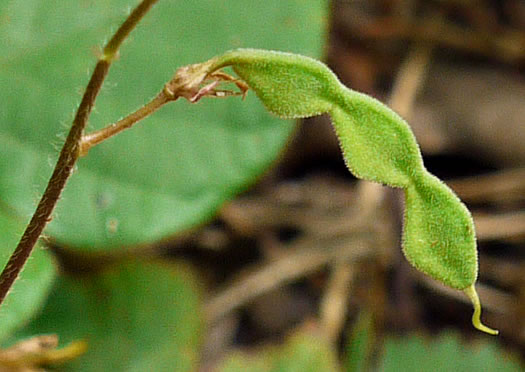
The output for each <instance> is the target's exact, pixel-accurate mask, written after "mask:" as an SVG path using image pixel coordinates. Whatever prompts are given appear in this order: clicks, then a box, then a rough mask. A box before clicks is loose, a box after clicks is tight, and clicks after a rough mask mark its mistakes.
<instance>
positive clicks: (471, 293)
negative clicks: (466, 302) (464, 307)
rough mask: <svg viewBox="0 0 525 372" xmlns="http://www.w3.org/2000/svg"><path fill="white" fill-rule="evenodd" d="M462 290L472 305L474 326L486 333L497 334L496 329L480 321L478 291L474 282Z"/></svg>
mask: <svg viewBox="0 0 525 372" xmlns="http://www.w3.org/2000/svg"><path fill="white" fill-rule="evenodd" d="M463 292H465V294H466V295H467V296H468V298H469V299H470V301H471V302H472V305H473V306H474V314H472V324H473V325H474V327H476V328H477V329H478V330H480V331H482V332H485V333H488V334H489V335H497V334H498V333H499V331H498V330H496V329H492V328H489V327H487V326H486V325H484V324H483V323H481V319H480V318H481V304H480V302H479V297H478V293H477V292H476V288H475V287H474V284H472V285H471V286H470V287H468V288H465V289H464V290H463Z"/></svg>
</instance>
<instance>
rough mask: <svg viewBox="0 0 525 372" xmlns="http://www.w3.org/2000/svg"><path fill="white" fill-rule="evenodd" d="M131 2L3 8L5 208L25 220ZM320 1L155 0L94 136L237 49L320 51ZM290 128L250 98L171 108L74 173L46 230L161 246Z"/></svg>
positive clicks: (87, 239)
mask: <svg viewBox="0 0 525 372" xmlns="http://www.w3.org/2000/svg"><path fill="white" fill-rule="evenodd" d="M136 3H137V2H136V1H131V0H118V1H117V0H115V1H111V2H107V1H102V0H93V1H81V2H67V1H58V0H31V1H24V2H19V1H15V0H7V1H4V2H2V5H0V14H2V17H0V35H1V36H0V37H1V39H2V54H1V55H0V85H1V86H2V87H3V88H2V89H1V90H0V146H1V147H2V149H4V153H3V156H2V157H1V158H0V174H1V175H2V176H1V177H0V198H1V199H2V200H4V201H5V203H7V204H8V205H10V206H11V207H12V208H15V209H16V210H17V211H19V212H20V213H22V214H24V215H27V214H30V213H32V211H33V208H34V200H35V196H36V195H37V193H40V192H42V191H43V189H44V185H45V183H46V182H47V179H48V177H49V175H50V173H51V166H50V164H53V163H54V160H55V159H56V157H57V151H56V149H55V148H56V147H58V146H59V145H60V144H61V143H62V140H60V139H58V138H57V135H64V134H65V133H66V131H67V127H68V126H69V123H70V122H71V119H72V112H73V111H74V109H75V108H76V105H77V104H78V101H79V97H80V95H79V94H80V93H79V92H80V91H81V89H82V87H83V86H85V84H86V82H87V79H88V76H89V75H88V73H89V71H91V70H92V69H93V67H94V64H95V58H94V55H95V54H96V53H97V52H96V49H97V48H96V46H97V45H101V43H102V41H103V40H104V39H105V38H107V37H108V36H109V35H110V32H111V31H112V30H115V29H116V27H117V26H118V25H119V24H120V23H121V22H122V21H123V19H124V18H125V10H126V9H127V8H129V7H132V6H135V5H136ZM326 14H327V2H326V1H325V0H315V1H308V2H304V1H299V0H269V1H260V2H253V3H249V4H247V3H246V2H245V1H243V0H231V1H228V2H224V1H218V0H202V1H189V0H186V1H160V2H159V3H158V5H156V6H155V7H154V8H153V10H152V11H151V13H149V14H148V15H147V16H146V18H145V19H144V20H143V22H142V23H141V24H140V25H139V27H138V29H137V30H135V31H134V32H133V33H132V34H131V37H130V40H128V41H127V42H126V43H125V44H124V46H123V48H122V51H121V53H120V58H119V59H118V60H117V61H115V63H114V66H113V67H112V69H111V70H110V74H109V76H108V80H107V82H106V84H105V86H104V87H103V90H102V92H101V94H100V96H99V98H98V99H97V103H96V107H95V111H94V113H93V115H92V117H91V120H90V124H89V130H94V129H99V128H101V127H103V126H105V125H107V124H109V123H112V122H115V121H116V120H118V119H119V118H121V117H122V116H123V115H126V114H129V113H130V112H132V111H134V110H135V109H137V108H138V107H140V106H141V105H143V104H144V103H145V102H147V100H148V99H149V98H151V97H152V96H153V95H155V94H156V93H157V92H158V91H160V89H162V87H163V84H164V83H165V82H167V81H168V80H169V79H170V78H171V77H172V75H173V73H174V71H175V70H176V69H177V68H178V67H180V66H183V65H186V64H190V63H194V62H199V61H202V60H206V59H208V58H210V57H212V56H214V55H216V54H218V53H220V52H222V51H224V50H228V49H231V48H234V47H242V46H245V47H248V46H250V47H258V48H271V49H281V50H290V51H293V52H298V53H302V54H306V55H310V56H314V57H315V56H319V55H320V51H321V45H322V39H323V34H324V33H323V31H324V19H325V16H326ZM292 128H293V124H292V122H283V121H282V120H278V119H276V118H274V117H272V116H270V115H269V114H268V113H266V112H265V110H264V108H263V107H262V105H260V103H258V102H257V101H256V99H255V97H253V96H252V97H248V98H247V99H246V100H245V101H241V100H240V99H237V98H230V99H227V100H203V101H202V102H200V103H198V104H196V105H190V104H187V103H186V102H182V101H181V102H175V103H172V104H170V105H168V106H167V107H165V108H163V109H162V110H160V111H159V112H158V113H156V114H154V115H153V116H152V117H150V118H148V119H146V120H145V121H144V122H143V123H140V124H139V125H138V126H137V127H135V128H133V129H132V130H130V131H127V132H125V133H122V134H120V135H119V136H117V137H116V138H114V139H111V140H109V141H108V142H107V143H104V144H101V145H99V146H98V147H96V148H94V149H93V150H91V151H90V153H89V155H88V156H87V157H86V158H84V159H81V160H80V162H79V163H78V169H77V172H76V173H75V174H74V175H73V177H72V179H71V180H70V182H69V184H68V186H67V187H66V190H65V194H64V196H63V198H62V200H61V201H60V202H59V205H58V209H57V215H56V218H55V219H54V220H53V222H52V223H51V224H50V226H49V228H48V229H47V233H48V234H50V235H52V236H53V237H54V238H55V239H57V240H58V241H60V242H62V243H65V244H68V245H70V246H76V247H81V248H85V249H90V250H100V249H106V248H108V247H120V246H123V245H129V244H137V243H142V242H145V241H152V240H157V239H160V238H162V237H165V236H167V235H170V234H173V233H175V232H177V231H179V230H182V229H185V228H188V227H191V226H193V225H195V224H197V223H202V222H203V221H204V220H206V219H207V218H210V217H211V216H212V215H213V214H214V213H215V211H216V210H217V208H218V207H219V206H220V205H221V204H222V203H223V202H224V201H225V200H227V199H229V198H231V197H232V196H233V195H234V194H235V193H237V192H239V191H241V190H243V189H244V188H246V187H247V186H248V185H249V184H250V183H253V182H254V180H255V179H256V178H257V177H258V176H259V175H260V174H261V173H262V172H263V171H264V170H266V169H268V167H269V166H270V165H271V163H272V162H273V161H274V160H275V159H276V157H277V156H278V154H279V152H280V151H281V149H282V147H283V145H284V144H285V143H286V141H287V138H288V136H289V134H290V132H291V130H292Z"/></svg>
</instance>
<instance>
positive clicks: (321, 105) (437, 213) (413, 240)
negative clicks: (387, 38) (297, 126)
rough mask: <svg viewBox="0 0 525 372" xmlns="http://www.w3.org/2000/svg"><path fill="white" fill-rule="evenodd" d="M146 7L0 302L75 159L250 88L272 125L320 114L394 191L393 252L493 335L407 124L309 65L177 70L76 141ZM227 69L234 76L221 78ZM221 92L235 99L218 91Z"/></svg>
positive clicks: (451, 212)
mask: <svg viewBox="0 0 525 372" xmlns="http://www.w3.org/2000/svg"><path fill="white" fill-rule="evenodd" d="M155 2H156V1H154V0H153V1H147V0H145V1H143V2H142V3H141V4H140V5H139V6H138V7H137V8H136V9H135V10H134V11H133V12H132V13H131V15H130V17H129V18H128V20H127V21H126V22H125V23H124V24H123V26H122V27H121V29H119V31H117V33H116V35H115V37H114V38H113V39H111V41H110V42H109V43H108V45H107V46H106V48H105V49H104V52H103V55H102V57H101V59H100V60H99V62H98V64H97V66H96V68H95V72H94V73H93V77H92V80H91V81H90V83H89V85H88V88H87V89H86V94H85V96H84V98H83V100H82V103H81V105H80V107H79V111H78V113H77V116H76V117H75V120H74V123H73V126H72V129H71V132H70V134H69V135H68V138H67V140H66V143H65V145H64V148H63V149H62V152H61V155H60V158H59V160H58V163H57V167H56V168H55V171H54V172H53V175H52V177H51V180H50V181H49V184H48V188H47V189H46V192H45V193H44V196H43V197H42V201H41V202H40V204H39V205H38V207H37V211H36V212H35V217H33V219H32V220H31V222H30V224H29V226H28V228H27V230H26V232H25V233H24V235H23V237H22V239H21V242H20V244H19V246H18V247H17V250H16V251H15V253H14V254H13V257H12V258H11V260H10V261H9V262H8V264H7V266H6V268H5V269H4V271H3V273H2V274H1V277H0V299H3V298H4V297H5V295H6V293H7V291H8V290H9V288H10V286H11V284H12V282H13V281H14V279H15V278H16V276H17V274H18V272H19V271H20V269H21V268H22V266H23V264H24V263H25V261H26V260H27V258H28V256H29V254H30V252H31V250H32V248H33V246H34V244H35V243H36V240H37V239H38V237H39V236H40V234H41V232H42V230H43V228H44V227H45V225H46V223H47V222H48V220H49V219H50V217H51V214H52V211H53V208H54V206H55V204H56V202H57V201H58V198H59V196H60V193H61V191H62V189H63V188H64V187H65V183H66V180H67V178H68V177H69V175H70V174H71V171H72V169H73V166H74V164H75V162H76V160H77V159H78V158H79V157H80V156H85V155H87V154H88V151H89V149H90V148H91V147H93V146H95V145H97V144H99V143H101V142H102V141H104V140H106V139H108V138H110V137H112V136H113V135H115V134H118V133H119V132H121V131H122V130H124V129H127V128H129V127H131V126H132V125H133V124H134V123H136V122H138V121H140V120H141V119H143V118H145V117H147V116H148V115H151V114H152V113H153V112H155V111H156V110H157V109H158V108H160V107H161V106H163V105H164V104H166V103H168V102H170V101H175V100H177V99H178V98H180V97H184V98H186V99H188V100H189V101H190V102H197V101H199V100H200V99H202V98H203V97H209V96H214V97H225V96H231V95H243V96H244V95H245V94H246V93H247V91H248V90H249V89H251V90H253V91H254V92H255V93H256V95H257V97H258V98H259V99H260V100H261V101H262V103H263V104H264V106H265V107H266V108H267V109H268V111H270V112H271V113H273V114H275V115H278V116H279V117H282V118H304V117H309V116H314V115H319V114H323V113H328V114H329V115H330V117H331V119H332V123H333V125H334V128H335V132H336V134H337V137H338V138H339V142H340V146H341V149H342V152H343V156H344V159H345V162H346V165H347V167H348V169H349V170H350V172H351V173H353V174H354V175H355V176H356V177H358V178H361V179H366V180H370V181H374V182H378V183H381V184H385V185H388V186H391V187H396V188H401V189H403V191H404V194H405V215H404V227H403V239H402V245H403V252H404V254H405V256H406V257H407V259H408V260H409V262H410V263H411V264H412V265H413V266H415V267H416V268H417V269H418V270H420V271H422V272H424V273H425V274H427V275H429V276H430V277H432V278H434V279H436V280H438V281H440V282H442V283H444V284H445V285H447V286H449V287H452V288H455V289H458V290H461V291H463V292H464V293H465V294H466V295H467V296H468V297H469V299H470V300H471V301H472V303H473V306H474V314H473V316H472V322H473V325H474V326H475V327H476V328H477V329H479V330H481V331H484V332H487V333H490V334H497V331H495V330H492V329H490V328H488V327H486V326H485V325H483V324H482V323H481V321H480V314H481V306H480V302H479V299H478V295H477V293H476V290H475V281H476V279H477V274H478V262H477V249H476V237H475V232H474V224H473V220H472V217H471V215H470V213H469V211H468V210H467V208H466V207H465V206H464V205H463V203H462V202H461V201H460V200H459V199H458V197H457V196H456V195H455V194H454V193H453V192H452V191H451V190H450V189H449V188H448V187H447V186H446V185H445V184H444V183H442V182H441V181H440V180H439V179H437V178H436V177H435V176H433V175H432V174H430V173H429V172H428V171H427V170H426V169H425V167H424V165H423V161H422V157H421V153H420V151H419V147H418V145H417V143H416V140H415V137H414V135H413V133H412V132H411V130H410V128H409V126H408V125H407V123H406V122H405V121H404V120H403V119H402V118H401V117H399V116H398V115H397V114H396V113H395V112H393V111H392V110H391V109H389V108H388V107H386V106H385V105H383V104H382V103H380V102H379V101H377V100H375V99H373V98H371V97H369V96H367V95H364V94H361V93H358V92H356V91H353V90H351V89H348V88H347V87H345V86H344V85H343V84H341V83H340V82H339V80H338V79H337V77H336V76H335V75H334V74H333V73H332V71H331V70H330V69H329V68H328V67H326V66H325V65H324V64H323V63H321V62H319V61H316V60H314V59H311V58H308V57H304V56H299V55H294V54H290V53H283V52H274V51H265V50H255V49H237V50H233V51H229V52H226V53H225V54H223V55H221V56H218V57H214V58H212V59H210V60H208V61H206V62H203V63H199V64H194V65H190V66H186V67H182V68H180V69H179V70H178V71H177V72H176V74H175V76H174V78H173V79H172V80H170V81H169V82H168V83H166V84H165V86H164V87H163V89H162V90H161V91H160V93H159V94H158V95H157V96H156V97H155V98H154V99H153V100H151V101H150V102H149V103H148V104H146V105H145V106H143V107H142V108H140V109H139V110H137V111H136V112H134V113H132V114H131V115H129V116H127V117H126V118H124V119H122V120H120V121H119V122H117V123H114V124H112V125H109V126H108V127H106V128H103V129H101V130H99V131H96V132H94V133H89V134H84V133H83V132H84V128H85V124H86V123H87V119H88V117H89V114H90V111H91V107H92V106H93V104H94V100H95V97H96V95H97V93H98V91H99V89H100V86H101V85H102V82H103V79H104V77H105V75H106V74H107V71H108V69H109V66H110V63H111V61H112V60H113V59H114V57H115V55H116V54H117V51H118V48H119V45H120V43H121V42H122V40H123V39H124V38H125V37H126V36H127V34H129V32H130V31H131V29H132V28H133V27H134V25H135V24H136V23H137V22H138V21H139V20H140V18H142V16H143V15H144V14H145V13H146V11H147V10H148V9H149V8H150V7H151V6H152V5H153V4H154V3H155ZM227 67H231V68H232V69H233V71H234V72H235V74H236V75H237V77H234V76H232V75H230V74H227V73H226V72H224V71H223V69H224V68H227ZM227 83H228V84H233V85H235V86H236V87H237V88H238V90H237V91H233V90H231V89H221V88H222V86H223V85H224V84H227Z"/></svg>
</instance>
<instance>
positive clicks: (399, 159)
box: [210, 49, 497, 334]
mask: <svg viewBox="0 0 525 372" xmlns="http://www.w3.org/2000/svg"><path fill="white" fill-rule="evenodd" d="M227 66H231V67H232V68H233V70H234V71H235V72H236V73H237V75H239V77H240V78H241V79H242V80H243V81H244V82H245V83H246V84H247V85H248V86H249V87H250V88H251V89H253V90H254V91H255V93H256V94H257V96H258V97H259V99H260V100H261V101H262V103H263V104H264V106H265V107H266V108H267V109H268V110H269V111H270V112H272V113H274V114H275V115H278V116H280V117H282V118H303V117H309V116H313V115H319V114H323V113H328V114H329V115H330V116H331V119H332V123H333V126H334V128H335V132H336V134H337V137H338V138H339V143H340V146H341V149H342V152H343V156H344V159H345V162H346V165H347V167H348V169H349V170H350V171H351V172H352V173H353V174H354V175H355V176H356V177H358V178H362V179H365V180H370V181H375V182H379V183H382V184H385V185H389V186H392V187H398V188H402V189H403V190H404V194H405V214H404V227H403V239H402V242H403V252H404V254H405V256H406V258H407V259H408V261H409V262H410V263H411V264H412V265H413V266H414V267H416V268H417V269H418V270H420V271H422V272H424V273H425V274H427V275H429V276H430V277H432V278H434V279H436V280H438V281H440V282H442V283H444V284H445V285H447V286H449V287H452V288H455V289H458V290H462V291H464V292H465V293H466V294H467V296H468V297H469V299H470V300H471V301H472V303H473V305H474V309H475V311H474V315H473V317H472V322H473V324H474V326H475V327H476V328H478V329H480V330H482V331H484V332H487V333H490V334H497V331H495V330H492V329H490V328H488V327H486V326H484V325H483V324H482V323H481V321H480V313H481V307H480V303H479V299H478V296H477V293H476V290H475V287H474V284H475V281H476V279H477V274H478V262H477V249H476V237H475V232H474V223H473V220H472V217H471V215H470V212H469V211H468V210H467V208H466V207H465V205H464V204H463V203H462V202H461V201H460V200H459V198H458V197H457V196H456V195H455V194H454V193H453V192H452V190H451V189H449V188H448V187H447V186H446V185H445V184H444V183H443V182H441V181H440V180H439V179H438V178H436V177H435V176H433V175H432V174H430V173H429V172H428V171H427V170H426V169H425V167H424V165H423V160H422V157H421V153H420V151H419V147H418V145H417V142H416V139H415V137H414V135H413V133H412V131H411V130H410V127H409V126H408V124H407V123H406V122H405V121H404V120H403V119H402V118H401V117H400V116H399V115H397V114H396V113H395V112H394V111H392V110H391V109H390V108H388V107H387V106H385V105H384V104H382V103H381V102H379V101H378V100H376V99H374V98H372V97H369V96H367V95H364V94H362V93H359V92H356V91H353V90H351V89H348V88H347V87H345V86H344V85H343V84H341V83H340V82H339V80H338V79H337V77H336V75H335V74H334V73H333V72H332V71H331V70H330V69H329V68H328V67H327V66H326V65H324V64H323V63H321V62H319V61H316V60H314V59H311V58H308V57H304V56H299V55H295V54H290V53H282V52H274V51H265V50H256V49H237V50H233V51H230V52H227V53H225V54H224V55H222V56H219V57H216V58H215V59H213V60H212V62H211V70H210V71H216V70H218V69H220V68H222V67H227Z"/></svg>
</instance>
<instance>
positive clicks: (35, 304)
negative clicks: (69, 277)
mask: <svg viewBox="0 0 525 372" xmlns="http://www.w3.org/2000/svg"><path fill="white" fill-rule="evenodd" d="M22 228H23V224H21V223H20V222H18V221H16V220H15V219H14V218H11V217H9V215H8V214H4V215H2V214H0V236H1V237H2V239H3V240H2V246H3V247H5V246H7V247H13V246H15V244H16V241H17V238H18V237H19V236H20V233H21V231H22ZM10 253H11V252H8V251H7V250H5V249H4V251H2V252H1V255H0V266H2V267H4V266H5V264H6V262H7V260H8V259H9V254H10ZM55 275H56V268H55V264H54V262H53V259H52V257H51V256H50V255H49V253H48V252H46V251H44V249H43V248H42V247H41V246H40V245H38V246H37V247H36V248H35V252H34V253H33V255H32V257H31V258H30V259H29V261H28V262H27V265H26V266H25V268H24V270H23V271H22V274H21V275H20V277H19V279H18V280H17V281H16V282H15V284H14V285H13V287H12V288H11V291H10V293H9V294H8V296H7V298H6V299H5V302H4V303H3V304H2V306H1V307H0V341H2V340H4V339H5V338H6V337H8V336H9V334H10V333H11V332H13V331H14V330H16V329H17V328H20V327H21V326H23V325H24V324H26V323H27V322H28V321H29V320H30V319H31V318H32V317H33V316H34V314H35V313H36V312H37V311H38V310H39V309H40V307H41V306H42V304H43V302H44V301H45V299H46V297H47V295H48V293H49V291H50V289H51V287H52V285H53V282H54V279H55Z"/></svg>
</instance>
